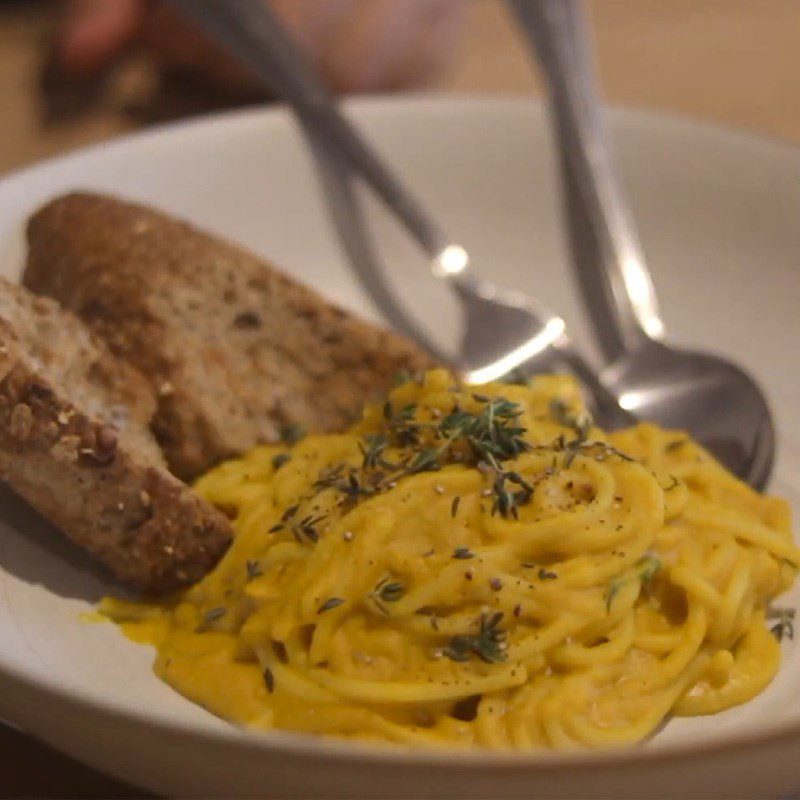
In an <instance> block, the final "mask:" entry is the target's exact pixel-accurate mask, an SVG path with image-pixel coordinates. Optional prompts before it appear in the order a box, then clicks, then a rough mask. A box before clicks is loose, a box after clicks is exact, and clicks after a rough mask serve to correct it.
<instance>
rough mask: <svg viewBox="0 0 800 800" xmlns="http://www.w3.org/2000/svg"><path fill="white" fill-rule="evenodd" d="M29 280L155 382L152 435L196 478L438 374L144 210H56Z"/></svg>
mask: <svg viewBox="0 0 800 800" xmlns="http://www.w3.org/2000/svg"><path fill="white" fill-rule="evenodd" d="M28 244H29V256H28V264H27V269H26V271H25V277H24V282H25V284H26V285H27V286H28V287H29V288H31V289H33V291H35V292H38V293H40V294H46V295H49V296H51V297H55V298H56V299H57V300H59V301H60V302H61V303H62V304H63V305H64V306H66V307H67V308H69V309H71V310H73V311H74V312H75V313H77V314H78V316H80V317H81V318H82V319H83V320H84V321H85V322H86V323H87V324H88V325H89V326H90V327H91V328H92V329H93V330H94V331H95V332H96V333H98V334H99V335H100V336H101V337H102V338H103V339H105V341H106V342H107V343H108V345H109V347H110V348H111V350H112V351H113V352H114V353H115V354H117V355H118V356H120V357H121V358H124V359H126V360H128V361H129V362H130V363H132V364H133V365H134V366H136V367H138V368H139V369H140V370H141V372H142V373H143V374H144V375H146V376H147V377H148V378H149V380H150V381H151V383H152V385H153V387H154V388H155V389H156V391H157V393H158V411H157V412H156V417H155V420H154V425H153V430H154V432H155V434H156V437H157V439H158V441H159V443H160V444H161V446H162V448H163V449H164V452H165V454H166V457H167V460H168V463H169V465H170V467H171V469H172V470H173V472H175V474H177V475H179V476H180V477H182V478H186V479H189V478H192V477H194V476H196V475H197V474H199V473H200V472H202V471H204V470H206V469H208V468H209V467H210V466H212V465H213V464H215V463H217V462H218V461H220V460H222V459H224V458H227V457H230V456H233V455H237V454H239V453H241V452H243V451H245V450H247V449H249V448H251V447H253V446H254V445H255V444H258V443H263V442H270V441H275V440H277V439H278V438H279V437H280V433H281V429H282V428H285V427H287V426H290V425H301V426H303V427H306V428H308V429H311V430H317V431H331V430H337V429H341V428H343V427H344V426H346V425H347V424H348V423H349V422H350V421H351V420H352V419H353V418H354V417H355V415H357V414H358V412H359V410H360V409H361V407H362V406H363V405H364V404H365V403H366V402H368V401H371V400H373V399H376V398H378V397H380V396H381V395H382V394H383V393H384V392H385V391H386V390H387V389H388V388H389V387H390V385H391V383H392V380H393V378H394V376H395V375H396V374H397V373H398V372H400V371H404V370H405V371H409V372H416V371H418V370H420V369H424V368H426V367H429V366H432V362H431V360H430V358H429V357H428V356H427V355H426V354H425V353H424V352H422V351H421V350H420V349H419V348H417V347H415V346H414V345H412V344H411V343H409V342H407V341H405V340H403V339H401V338H400V337H398V336H395V335H394V334H392V333H389V332H387V331H385V330H382V329H379V328H377V327H375V326H373V325H369V324H367V323H365V322H362V321H361V320H359V319H357V318H355V317H354V316H353V315H351V314H349V313H347V312H345V311H343V310H341V309H339V308H337V307H335V306H333V305H331V304H330V303H328V302H326V301H325V300H323V299H322V298H321V297H320V296H319V295H317V294H316V293H315V292H313V291H311V290H310V289H308V288H306V287H304V286H301V285H299V284H298V283H296V282H294V281H293V280H290V279H289V278H287V277H286V276H285V275H282V274H281V273H280V272H278V271H276V270H275V269H274V268H273V267H271V266H270V265H269V264H266V263H265V262H263V261H262V260H260V259H259V258H257V257H256V256H254V255H253V254H251V253H249V252H247V251H245V250H243V249H241V248H239V247H236V246H234V245H232V244H229V243H227V242H224V241H221V240H220V239H217V238H214V237H212V236H210V235H208V234H205V233H202V232H201V231H198V230H196V229H195V228H193V227H191V226H190V225H187V224H185V223H183V222H180V221H178V220H176V219H173V218H172V217H169V216H167V215H165V214H162V213H160V212H158V211H154V210H152V209H149V208H145V207H143V206H139V205H134V204H131V203H127V202H123V201H121V200H117V199H114V198H111V197H104V196H100V195H93V194H84V193H79V194H70V195H66V196H64V197H61V198H58V199H56V200H54V201H52V202H51V203H49V204H48V205H47V206H45V207H44V208H43V209H41V210H40V211H39V212H38V213H36V214H35V215H34V216H33V217H32V218H31V220H30V222H29V225H28Z"/></svg>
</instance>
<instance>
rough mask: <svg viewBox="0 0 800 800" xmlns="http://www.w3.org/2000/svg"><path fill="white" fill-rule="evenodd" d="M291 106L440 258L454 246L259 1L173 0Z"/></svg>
mask: <svg viewBox="0 0 800 800" xmlns="http://www.w3.org/2000/svg"><path fill="white" fill-rule="evenodd" d="M171 1H172V3H173V5H175V6H178V7H179V8H180V9H181V10H182V11H183V12H184V13H185V14H186V15H187V16H188V17H189V18H190V19H193V20H194V21H195V22H197V23H198V24H199V25H200V26H201V27H202V28H204V29H205V30H206V31H207V32H208V33H209V34H210V35H211V36H213V37H214V38H215V39H216V40H217V41H219V42H220V43H221V44H223V45H225V46H226V47H227V48H228V49H229V50H230V51H231V52H232V53H233V54H235V55H236V56H237V57H238V58H239V59H240V60H241V61H243V62H244V63H245V64H246V65H247V66H248V67H249V68H250V69H251V70H252V71H253V72H254V73H255V74H256V75H257V76H258V77H259V78H260V79H261V80H262V81H263V82H264V83H265V84H266V85H267V86H269V87H270V88H271V89H272V90H273V91H274V92H275V93H276V94H278V95H280V96H281V97H282V98H283V99H284V100H286V101H287V102H288V103H290V104H291V106H292V109H293V110H294V112H295V113H296V114H297V115H298V116H299V117H300V119H301V121H302V122H303V124H304V126H305V127H306V128H307V129H308V130H311V131H313V133H314V137H315V138H316V139H318V140H320V141H328V142H330V143H331V144H332V145H333V146H335V148H336V150H337V151H338V152H339V153H340V154H341V155H342V156H343V158H344V159H345V161H346V162H347V163H349V165H350V166H351V168H352V169H354V171H355V172H356V173H357V174H359V175H360V176H361V177H362V178H363V179H364V180H365V181H366V182H367V183H368V184H369V185H370V186H371V187H372V189H373V190H374V191H375V193H376V194H377V195H378V197H380V198H381V200H383V202H384V203H385V204H386V205H387V206H388V207H389V209H390V210H391V211H393V212H394V213H395V214H396V215H397V216H398V218H399V219H400V221H401V222H402V224H403V225H404V226H405V228H406V229H407V230H408V232H409V234H410V235H411V236H412V237H413V238H414V239H415V240H416V241H417V242H418V243H419V245H420V246H421V247H422V248H423V250H424V251H425V253H426V254H427V255H428V256H429V257H430V258H431V259H435V258H436V257H437V256H439V255H440V254H441V253H442V251H444V250H445V248H446V247H447V245H448V244H449V241H448V240H447V238H446V237H445V235H444V233H443V232H442V231H441V230H440V229H439V227H438V226H437V224H436V223H435V221H434V220H433V218H432V217H431V216H430V214H428V213H427V211H426V210H425V209H424V208H423V206H422V204H421V203H420V202H419V201H418V200H417V199H416V198H415V197H413V196H412V195H411V193H410V192H409V191H408V189H406V188H405V187H404V186H403V184H402V183H401V182H400V181H399V180H397V178H396V177H395V175H394V174H393V173H392V172H391V170H390V169H389V168H388V167H387V166H386V165H385V164H384V163H383V162H382V161H381V160H380V158H379V157H378V156H377V155H376V154H375V153H374V152H373V151H372V148H371V147H370V146H369V145H368V144H367V143H366V142H365V141H364V140H363V138H362V137H361V134H360V133H359V132H358V131H357V130H356V128H355V127H354V126H353V125H351V124H350V122H349V121H348V120H347V119H346V118H345V116H344V115H343V114H342V113H341V112H340V111H339V110H338V109H337V107H336V103H335V101H334V99H333V97H332V96H331V94H330V93H329V92H328V90H327V89H326V88H325V87H324V86H323V85H322V83H321V82H320V80H319V78H318V77H317V76H316V74H315V73H314V70H313V67H312V66H311V65H310V64H309V63H308V61H307V60H306V58H305V57H304V56H303V53H302V52H301V49H300V48H299V47H296V46H294V44H293V43H292V41H291V39H290V37H289V34H288V33H287V32H286V31H285V30H284V29H283V25H282V24H281V22H280V21H279V19H278V18H277V17H276V15H275V14H274V12H273V11H271V10H270V8H269V5H268V4H267V3H263V2H254V0H171Z"/></svg>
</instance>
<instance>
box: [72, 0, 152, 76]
mask: <svg viewBox="0 0 800 800" xmlns="http://www.w3.org/2000/svg"><path fill="white" fill-rule="evenodd" d="M146 10H147V9H146V2H145V0H70V2H69V3H68V4H67V6H66V9H65V12H64V17H63V19H62V21H61V24H60V27H59V31H58V33H57V35H56V59H57V60H58V62H59V63H60V64H61V66H62V68H63V69H64V70H66V71H67V72H68V73H71V74H73V75H88V74H91V73H93V72H97V71H98V70H100V69H102V68H103V67H104V66H106V65H107V64H108V63H109V62H110V61H111V60H113V58H114V57H115V56H116V55H118V54H119V52H120V51H121V50H122V49H123V48H124V47H125V46H126V45H127V44H129V42H130V41H131V40H132V39H133V38H134V36H136V34H137V33H138V31H139V28H140V26H141V24H142V21H143V19H144V15H145V13H146Z"/></svg>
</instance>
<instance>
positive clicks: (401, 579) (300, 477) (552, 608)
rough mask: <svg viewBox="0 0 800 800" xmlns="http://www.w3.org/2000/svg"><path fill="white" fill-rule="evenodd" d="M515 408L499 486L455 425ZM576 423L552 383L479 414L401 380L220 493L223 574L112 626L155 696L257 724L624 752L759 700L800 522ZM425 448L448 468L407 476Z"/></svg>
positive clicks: (720, 478) (717, 476) (219, 478)
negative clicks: (383, 400)
mask: <svg viewBox="0 0 800 800" xmlns="http://www.w3.org/2000/svg"><path fill="white" fill-rule="evenodd" d="M498 398H505V399H507V400H508V401H510V402H511V403H514V404H517V405H516V407H514V406H506V411H509V408H510V409H511V412H510V413H511V414H512V416H509V417H508V418H507V419H506V422H507V423H508V425H509V426H514V427H518V428H520V429H523V430H524V432H523V433H521V434H516V435H517V436H518V438H519V437H521V438H522V439H524V441H525V442H527V445H528V449H527V450H526V449H525V448H523V447H520V448H519V452H518V453H517V454H516V455H514V454H511V455H510V456H509V454H506V455H504V456H501V457H500V461H498V463H497V464H496V465H492V464H490V463H489V462H488V461H487V457H486V456H485V455H480V453H483V452H484V451H475V450H473V449H471V448H473V445H472V444H469V443H468V441H467V439H466V438H464V437H462V438H461V439H458V438H457V437H455V438H453V439H452V440H450V439H448V436H451V435H452V434H451V433H448V431H451V429H450V428H447V426H446V425H444V424H443V423H442V420H443V419H446V418H447V417H448V415H450V414H453V413H455V414H456V415H457V414H460V413H462V412H463V413H465V414H467V415H472V416H471V417H470V418H471V419H473V418H477V416H479V415H480V414H490V415H491V414H495V411H496V408H500V411H499V412H498V413H503V407H502V406H495V405H494V404H493V400H497V399H498ZM553 401H557V403H556V406H553ZM517 411H518V412H519V415H518V416H513V414H516V412H517ZM582 413H583V409H582V406H581V404H580V397H579V393H578V390H577V387H576V385H575V383H574V382H573V381H571V380H570V379H568V378H564V377H559V376H542V377H540V378H537V379H535V380H534V381H532V383H531V384H530V385H528V386H516V385H515V386H511V385H503V384H491V385H488V386H485V387H482V388H481V389H480V390H478V394H477V395H473V392H472V390H468V389H466V388H461V387H458V386H457V385H456V382H455V380H454V379H453V377H452V376H451V375H449V374H448V373H446V372H444V371H441V370H439V371H433V372H430V373H428V374H427V375H426V376H425V377H424V379H421V380H419V381H408V382H406V383H404V384H402V385H401V386H399V387H398V388H397V389H395V390H394V391H393V392H392V394H391V395H390V398H389V405H388V406H384V405H376V406H374V407H369V408H367V409H366V410H365V412H364V415H363V417H362V419H361V421H360V422H358V423H357V424H356V425H355V426H354V427H353V428H352V429H351V430H350V431H349V432H347V433H345V434H336V435H326V436H309V437H307V438H306V439H304V440H302V441H301V442H299V443H298V444H296V445H293V446H291V447H289V446H286V447H283V446H270V447H259V448H257V449H256V450H254V451H253V452H251V453H250V454H248V455H246V456H244V457H243V458H241V459H238V460H235V461H231V462H228V463H226V464H223V465H221V466H220V467H218V468H217V469H215V470H213V471H211V472H210V473H209V474H208V475H206V476H204V477H203V478H202V479H201V480H200V481H199V482H198V484H197V490H198V491H199V492H200V493H201V494H202V495H203V496H204V497H206V498H207V499H208V500H209V501H211V502H213V503H215V504H216V505H218V506H220V507H222V508H224V509H225V510H226V511H227V512H228V513H230V514H231V515H232V516H233V517H234V527H235V530H236V538H235V541H234V543H233V545H232V546H231V548H230V550H229V551H228V552H227V554H226V555H225V556H224V557H223V559H222V560H221V561H220V563H219V564H218V565H217V567H216V569H215V570H213V571H212V572H211V573H210V574H209V575H208V576H206V578H205V579H204V580H202V581H200V583H198V584H197V585H195V586H194V587H192V588H190V589H189V590H187V591H186V592H184V593H183V594H182V595H180V596H178V597H176V598H173V599H171V600H169V601H167V602H163V603H160V604H158V603H147V602H142V603H131V602H123V601H117V600H112V599H105V600H104V601H103V603H102V604H101V611H102V612H103V613H105V614H106V616H108V617H110V618H112V619H114V620H115V621H117V622H118V623H119V624H120V625H121V626H122V628H123V630H124V631H125V632H126V633H127V634H128V635H129V636H131V638H134V639H135V640H136V641H140V642H142V641H149V642H150V643H152V644H153V645H155V646H156V647H157V649H158V657H157V660H156V672H157V674H158V675H159V676H160V677H161V678H162V679H163V680H165V681H167V682H168V683H170V684H171V685H172V686H173V687H175V689H177V690H178V691H179V692H182V693H183V694H184V695H186V696H187V697H189V698H190V699H192V700H193V701H195V702H198V703H201V704H203V705H204V706H205V707H207V708H209V709H210V710H211V711H213V712H214V713H216V714H219V715H220V716H223V717H226V718H228V719H230V720H232V721H236V722H239V723H241V724H244V725H248V726H250V727H253V728H257V729H268V728H274V727H277V728H289V729H293V730H297V731H304V732H307V733H315V734H321V735H332V736H340V737H347V738H356V739H363V740H382V741H386V742H391V743H395V744H400V745H403V746H409V745H411V746H428V747H429V746H458V747H464V746H467V747H468V746H481V747H489V748H498V749H502V748H520V749H526V748H543V747H550V748H576V747H616V746H619V745H623V744H628V743H631V742H636V741H639V740H641V739H643V738H645V737H646V736H648V735H650V734H651V733H652V732H653V731H654V730H655V729H657V728H658V727H659V726H660V725H661V724H662V723H663V722H664V721H665V719H667V718H668V717H670V716H671V715H681V714H685V715H695V714H710V713H716V712H719V711H722V710H724V709H726V708H729V707H731V706H733V705H736V704H739V703H744V702H747V701H749V700H751V699H752V698H753V697H755V696H756V695H757V694H758V693H759V692H761V691H762V690H763V689H764V688H765V687H766V686H767V685H768V683H769V681H770V680H771V679H772V677H773V676H774V675H775V672H776V670H777V668H778V664H779V660H780V647H779V645H778V642H777V641H776V639H775V637H774V636H773V634H772V633H771V632H770V630H769V628H770V626H772V625H774V624H775V623H774V622H773V621H772V620H767V619H766V614H767V608H768V606H769V604H770V603H771V601H772V600H773V598H774V597H776V596H777V595H778V594H780V593H781V592H783V591H784V590H786V589H787V588H788V587H789V586H790V585H791V583H792V581H793V580H794V578H795V575H796V572H797V565H798V563H800V550H798V548H797V547H796V546H795V545H794V543H793V540H792V532H791V524H790V514H789V510H788V507H787V505H786V504H785V503H784V502H783V501H781V500H778V499H776V498H769V497H763V496H761V495H759V494H757V493H756V492H754V491H753V490H751V489H750V488H749V487H747V486H745V485H744V484H742V483H740V482H739V481H738V480H736V478H734V477H733V476H732V475H730V474H729V473H727V472H726V471H725V470H724V469H723V468H722V467H721V466H720V465H719V464H717V463H716V462H715V461H714V460H713V458H711V456H710V455H709V454H708V453H706V452H705V451H704V450H703V449H702V448H701V447H699V446H698V445H697V444H696V443H694V442H692V441H691V440H689V439H688V437H686V435H685V434H682V433H679V432H672V431H665V430H662V429H660V428H658V427H656V426H654V425H649V424H642V425H639V426H637V427H635V428H631V429H629V430H625V431H619V432H615V433H612V434H608V435H606V434H604V433H603V432H602V431H600V430H598V429H596V428H593V429H591V430H590V431H588V432H587V431H586V430H585V429H582V430H583V432H584V433H585V434H586V436H585V438H584V439H583V440H582V443H581V441H579V440H577V439H576V437H577V436H578V430H579V429H580V419H579V418H580V416H581V414H582ZM404 414H405V416H403V415H404ZM489 418H490V417H486V419H489ZM491 419H494V417H491ZM403 420H404V421H403ZM491 424H494V423H493V422H492V423H491ZM493 435H495V434H493ZM497 435H500V434H497ZM375 436H378V437H379V438H378V439H374V438H370V437H375ZM380 437H384V438H380ZM475 437H478V440H480V436H479V435H478V434H475ZM473 438H474V437H473ZM480 441H483V440H480ZM486 441H489V442H490V443H491V441H494V440H486ZM376 442H377V445H376ZM484 444H485V442H484ZM476 452H479V455H476ZM426 453H427V456H426V457H428V458H430V457H431V456H430V454H431V453H433V454H434V455H433V458H434V464H435V466H436V467H437V469H435V470H434V471H427V470H426V469H425V468H423V469H421V470H416V469H414V468H412V466H411V465H412V464H413V463H414V462H413V460H412V459H414V458H416V457H422V456H423V455H425V454H426ZM278 455H281V456H284V457H282V458H280V459H277V460H276V459H275V457H276V456H278ZM370 459H371V460H370ZM479 462H482V463H479ZM337 470H338V472H337ZM393 470H394V472H393ZM384 473H386V474H384ZM389 473H392V474H391V475H390V474H389ZM351 474H352V475H353V480H355V483H351V482H350V480H351V479H350V475H351ZM502 474H505V475H506V477H505V478H504V479H503V480H501V481H500V484H498V483H497V481H498V480H499V479H500V478H501V475H502ZM509 476H510V477H509ZM373 479H374V484H370V483H369V481H370V480H373ZM504 481H505V482H504ZM498 486H499V488H498ZM370 487H372V488H370ZM375 487H377V490H375V491H373V489H374V488H375ZM523 487H528V489H530V490H532V494H531V493H530V492H529V491H528V489H525V490H523ZM503 491H508V492H510V493H511V494H508V495H502V492H503ZM515 492H516V493H518V494H517V495H514V493H515ZM526 492H527V493H526ZM504 497H505V499H504V500H503V498H504ZM509 498H511V500H509ZM501 500H502V501H503V502H506V503H509V502H510V503H511V505H510V506H507V507H504V506H502V505H500V502H501Z"/></svg>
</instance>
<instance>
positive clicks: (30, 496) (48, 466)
mask: <svg viewBox="0 0 800 800" xmlns="http://www.w3.org/2000/svg"><path fill="white" fill-rule="evenodd" d="M154 411H155V399H154V396H153V392H152V389H151V388H150V386H149V385H148V383H147V382H146V381H145V379H144V378H143V377H142V376H141V374H140V373H139V372H137V371H136V370H135V369H134V368H132V367H131V366H129V365H128V364H125V363H124V362H121V361H120V360H118V359H117V358H115V357H114V356H113V355H112V354H111V353H110V352H109V350H108V348H107V347H106V346H105V345H104V344H103V342H102V341H100V340H98V339H97V338H96V337H95V336H94V335H92V334H91V333H90V331H89V330H88V328H86V326H85V325H84V324H83V323H82V322H81V321H80V320H78V319H77V318H76V317H74V316H73V315H72V314H70V313H68V312H65V311H64V310H63V309H61V308H59V306H58V303H56V302H55V301H53V300H50V299H47V298H42V297H36V296H34V295H32V294H31V293H30V292H28V291H27V290H26V289H24V288H23V287H21V286H15V285H13V284H10V283H8V282H7V281H5V280H2V279H0V478H2V479H3V480H5V481H7V482H8V484H9V485H10V486H11V488H12V489H13V490H14V491H15V492H16V493H17V494H19V495H21V496H22V497H23V498H24V499H25V500H27V501H28V502H29V503H30V504H31V505H32V506H33V507H34V508H36V509H37V510H38V511H39V512H40V513H41V514H42V515H43V516H44V517H46V518H47V519H49V520H50V521H51V522H52V523H54V524H55V525H56V526H57V527H58V528H60V529H61V530H62V531H63V532H64V533H65V534H66V535H67V536H68V537H69V538H70V539H72V540H73V541H74V542H76V543H77V544H78V545H80V546H81V547H83V548H85V549H86V550H88V551H89V552H90V553H91V554H93V555H94V556H95V557H97V558H98V559H99V560H100V561H102V562H103V563H105V564H106V565H107V566H108V567H110V568H111V570H112V571H113V572H114V574H115V575H116V576H117V577H118V578H119V579H120V580H122V581H124V582H125V583H127V584H129V585H131V586H133V587H135V588H138V589H141V590H144V591H147V592H150V593H158V592H167V591H171V590H173V589H176V588H177V587H179V586H181V585H183V584H186V583H189V582H192V581H195V580H197V579H199V578H200V577H202V576H203V575H204V574H205V573H206V572H207V571H208V570H209V569H210V568H211V567H212V566H213V565H214V563H215V562H216V560H217V559H218V557H219V556H220V554H221V553H222V552H223V550H224V549H225V547H226V546H227V544H228V542H229V540H230V526H229V523H228V520H227V519H226V518H225V517H224V516H223V515H222V514H220V513H219V512H218V511H216V510H215V509H213V508H212V507H211V506H210V505H208V504H207V503H206V502H205V501H204V500H202V499H201V498H199V497H198V496H196V495H195V494H194V493H193V492H192V491H191V490H190V489H189V487H187V486H186V485H185V484H183V483H182V482H181V481H179V480H178V479H177V478H175V477H174V476H173V475H171V474H170V473H169V472H168V471H167V469H166V467H165V465H164V461H163V457H162V455H161V452H160V450H159V448H158V445H157V444H156V442H155V440H154V438H153V436H152V434H151V433H150V431H149V429H148V423H149V422H150V419H151V418H152V416H153V413H154Z"/></svg>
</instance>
